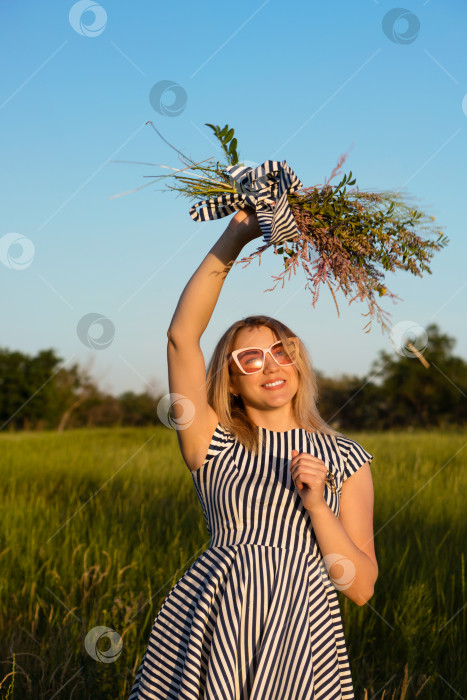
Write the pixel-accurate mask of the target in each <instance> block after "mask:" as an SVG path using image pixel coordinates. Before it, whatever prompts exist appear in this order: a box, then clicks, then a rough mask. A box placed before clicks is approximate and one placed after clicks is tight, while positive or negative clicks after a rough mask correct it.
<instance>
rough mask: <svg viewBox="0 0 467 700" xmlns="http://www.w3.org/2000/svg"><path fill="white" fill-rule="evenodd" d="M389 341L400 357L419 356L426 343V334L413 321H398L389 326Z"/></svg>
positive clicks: (421, 327)
mask: <svg viewBox="0 0 467 700" xmlns="http://www.w3.org/2000/svg"><path fill="white" fill-rule="evenodd" d="M390 339H391V343H392V345H393V347H394V350H395V351H396V352H397V353H398V355H401V356H402V357H420V355H421V354H422V353H423V352H424V350H425V348H426V346H427V345H428V334H427V332H426V330H425V329H424V328H423V326H420V325H419V324H418V323H416V322H415V321H400V322H399V323H396V325H395V326H393V327H392V328H391V333H390Z"/></svg>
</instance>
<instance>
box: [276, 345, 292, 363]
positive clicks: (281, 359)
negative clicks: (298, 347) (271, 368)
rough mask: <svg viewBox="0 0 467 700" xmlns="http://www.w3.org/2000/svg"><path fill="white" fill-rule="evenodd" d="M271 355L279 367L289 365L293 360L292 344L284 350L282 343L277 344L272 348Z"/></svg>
mask: <svg viewBox="0 0 467 700" xmlns="http://www.w3.org/2000/svg"><path fill="white" fill-rule="evenodd" d="M272 354H273V355H274V359H275V360H276V361H277V362H278V363H279V364H280V365H289V364H290V363H291V362H293V361H294V359H295V352H294V346H293V345H292V344H291V345H290V347H289V349H288V350H286V349H285V347H284V344H283V343H278V344H277V345H275V346H274V347H273V348H272Z"/></svg>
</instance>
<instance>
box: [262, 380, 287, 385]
mask: <svg viewBox="0 0 467 700" xmlns="http://www.w3.org/2000/svg"><path fill="white" fill-rule="evenodd" d="M284 382H285V379H278V380H277V381H275V382H269V383H268V384H263V386H264V387H273V386H280V385H281V384H284Z"/></svg>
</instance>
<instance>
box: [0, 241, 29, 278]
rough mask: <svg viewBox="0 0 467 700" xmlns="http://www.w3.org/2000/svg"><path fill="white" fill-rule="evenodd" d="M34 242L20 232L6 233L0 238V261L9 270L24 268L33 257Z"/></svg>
mask: <svg viewBox="0 0 467 700" xmlns="http://www.w3.org/2000/svg"><path fill="white" fill-rule="evenodd" d="M34 252H35V248H34V243H33V242H32V241H31V239H30V238H26V236H23V235H22V234H21V233H6V234H5V235H4V236H2V237H1V238H0V262H2V263H3V264H4V265H5V267H9V268H10V270H25V269H26V268H27V267H29V265H30V264H31V263H32V261H33V258H34Z"/></svg>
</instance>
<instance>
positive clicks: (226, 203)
mask: <svg viewBox="0 0 467 700" xmlns="http://www.w3.org/2000/svg"><path fill="white" fill-rule="evenodd" d="M148 124H151V126H152V127H153V128H154V129H155V131H156V132H157V133H158V134H159V136H160V137H161V138H162V139H163V140H164V141H165V142H166V143H168V141H166V139H165V138H164V137H163V136H162V134H161V133H160V132H159V131H158V130H157V129H156V127H155V126H154V124H153V123H152V122H148ZM206 126H208V127H209V128H210V129H212V130H213V132H214V134H215V136H216V138H217V139H218V141H219V143H220V146H221V149H222V151H223V154H224V161H223V162H220V161H218V160H216V161H215V160H214V158H213V157H211V158H208V159H206V160H204V161H201V162H195V161H194V160H193V159H191V158H189V157H187V156H185V155H184V154H183V153H181V152H180V151H179V150H178V149H177V148H175V147H174V146H172V144H169V143H168V145H169V146H170V147H171V148H173V149H174V150H175V151H177V153H178V154H179V156H180V159H181V162H182V164H183V166H184V167H182V168H168V166H164V165H162V166H158V167H163V168H168V169H170V170H172V171H173V172H172V173H170V174H168V175H158V176H150V177H156V178H172V183H168V184H167V187H168V189H172V190H175V191H176V192H178V193H179V194H180V195H182V196H185V197H188V198H189V199H191V200H198V203H197V204H195V205H193V206H192V207H191V210H190V215H191V216H192V218H194V219H195V220H196V221H202V220H206V219H207V218H210V219H216V218H221V217H222V216H226V215H227V214H230V213H233V212H234V211H235V210H236V209H240V208H244V207H245V206H252V205H253V206H254V205H255V203H256V202H258V205H259V204H260V203H261V208H262V212H263V217H264V215H265V211H266V210H268V215H269V217H270V219H271V217H274V216H275V213H274V205H276V211H277V209H278V208H279V207H278V206H277V205H278V203H279V201H275V198H276V197H277V196H278V193H279V194H281V189H280V187H281V185H282V197H281V200H280V201H281V202H282V207H281V209H282V214H283V216H284V217H285V208H286V209H287V214H288V216H289V218H290V220H291V221H293V223H291V221H290V220H289V221H288V224H287V225H286V226H285V227H283V228H282V230H283V231H285V233H283V234H282V236H281V237H280V241H279V242H278V243H275V242H274V240H273V238H270V237H269V233H270V231H269V230H268V231H269V232H268V235H267V236H265V240H266V243H265V245H263V246H260V247H259V248H258V249H257V250H256V251H254V252H253V253H252V254H251V255H249V256H247V257H244V258H242V259H240V260H238V261H236V262H237V264H239V263H245V264H246V265H248V264H250V263H251V262H252V260H253V259H254V258H255V257H258V259H259V264H261V253H262V252H264V250H265V249H266V248H268V247H270V246H271V245H273V247H274V253H275V254H276V255H281V256H283V269H282V271H281V272H280V274H279V275H277V276H273V278H274V279H275V280H276V283H275V285H274V286H273V287H272V288H270V289H268V290H265V291H272V290H273V289H275V287H276V286H277V284H278V283H279V282H280V281H282V287H283V286H284V282H285V278H286V276H287V277H288V279H290V277H291V274H292V272H293V274H296V270H297V268H298V267H299V266H300V265H301V266H302V268H303V269H304V271H305V274H306V277H307V284H306V286H305V287H306V288H308V289H309V290H310V291H311V293H312V305H313V307H315V305H316V302H317V300H318V297H319V292H320V288H321V285H322V284H325V285H327V287H328V288H329V290H330V292H331V295H332V297H333V299H334V303H335V305H336V309H337V314H338V316H339V307H338V304H337V299H336V292H338V291H341V292H342V293H343V295H344V296H345V297H346V298H347V299H348V303H349V304H350V303H352V302H353V301H355V300H356V299H358V300H360V301H365V302H366V304H367V307H368V311H367V313H365V314H362V315H363V316H369V317H370V318H369V320H368V322H367V324H366V325H365V326H364V329H366V330H365V332H369V331H370V329H371V323H372V320H373V319H374V318H376V319H377V321H378V322H379V323H380V324H381V327H382V330H383V331H388V330H389V329H390V326H389V325H388V317H389V316H390V314H389V313H388V312H387V311H385V310H383V309H382V308H381V307H380V306H379V304H378V301H377V300H378V298H379V297H382V296H384V297H387V298H392V299H393V300H395V299H397V298H398V297H396V295H395V294H393V293H392V292H390V291H389V290H388V288H387V286H386V284H385V273H386V272H394V271H396V270H398V269H402V270H408V271H409V272H411V273H412V274H414V275H418V276H422V273H423V272H428V273H429V274H431V270H430V267H429V262H430V260H431V258H432V257H433V255H434V252H435V251H437V250H440V249H441V248H443V247H444V246H445V245H446V244H447V243H448V242H449V241H448V238H447V237H446V236H445V235H444V234H443V233H442V231H441V230H439V229H437V230H435V229H434V228H433V227H434V224H433V222H434V220H435V217H434V216H427V215H426V214H424V213H423V212H421V211H418V210H417V209H415V208H412V207H411V206H409V204H408V203H407V202H404V201H403V200H402V197H401V195H400V194H399V193H397V192H392V191H386V192H380V193H377V192H366V191H360V190H359V189H358V187H352V186H353V185H355V182H356V180H355V179H352V172H351V171H350V173H349V174H348V175H344V176H343V177H342V179H341V181H340V182H339V184H338V185H335V186H331V185H330V184H329V182H330V181H331V180H332V179H333V178H334V177H335V176H336V175H338V173H339V172H340V170H341V167H342V165H343V163H344V162H345V159H346V155H344V156H341V157H340V159H339V161H338V163H337V165H336V167H335V168H334V170H333V171H332V173H331V176H330V178H329V180H327V181H326V180H325V182H324V185H313V186H310V187H303V186H302V183H301V182H300V180H298V178H297V177H296V175H295V174H294V173H293V171H292V170H291V169H290V168H289V167H288V166H287V164H286V161H282V163H277V162H275V161H266V163H264V164H263V166H259V168H258V169H254V168H249V167H242V165H243V164H242V163H239V157H238V152H237V139H236V138H235V137H234V130H233V129H232V128H230V127H229V125H228V124H226V125H225V126H224V127H223V128H221V127H220V126H218V125H213V124H206ZM120 162H121V161H120ZM150 165H154V164H152V163H151V164H150ZM266 166H267V167H266ZM274 168H279V171H280V172H279V175H280V178H279V175H278V173H277V172H276V171H275V172H271V169H272V170H274ZM259 172H261V173H262V175H261V176H259V177H257V180H256V181H252V179H251V176H252V175H253V174H255V173H256V174H257V173H259ZM241 176H243V179H242V177H241ZM287 178H288V179H287ZM279 179H280V182H279ZM259 181H261V182H259ZM242 183H243V184H242ZM150 184H152V182H150V183H147V184H146V185H142V186H141V187H138V188H136V189H134V190H130V191H131V192H134V191H137V190H139V189H142V187H147V186H148V185H150ZM278 187H279V189H278ZM348 187H350V188H351V189H347V188H348ZM122 194H128V193H127V192H124V193H122ZM114 196H117V197H118V196H121V195H114ZM255 197H256V199H255ZM199 200H203V201H199ZM202 205H205V209H204V210H203V211H204V212H205V214H204V215H203V216H201V215H200V213H198V212H197V207H199V206H202ZM257 213H258V220H259V223H260V225H261V227H262V228H263V226H266V224H265V223H264V222H265V219H264V218H263V219H262V218H261V217H260V214H259V206H258V209H257ZM203 217H204V218H203ZM263 231H264V230H263ZM289 233H290V235H289Z"/></svg>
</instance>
